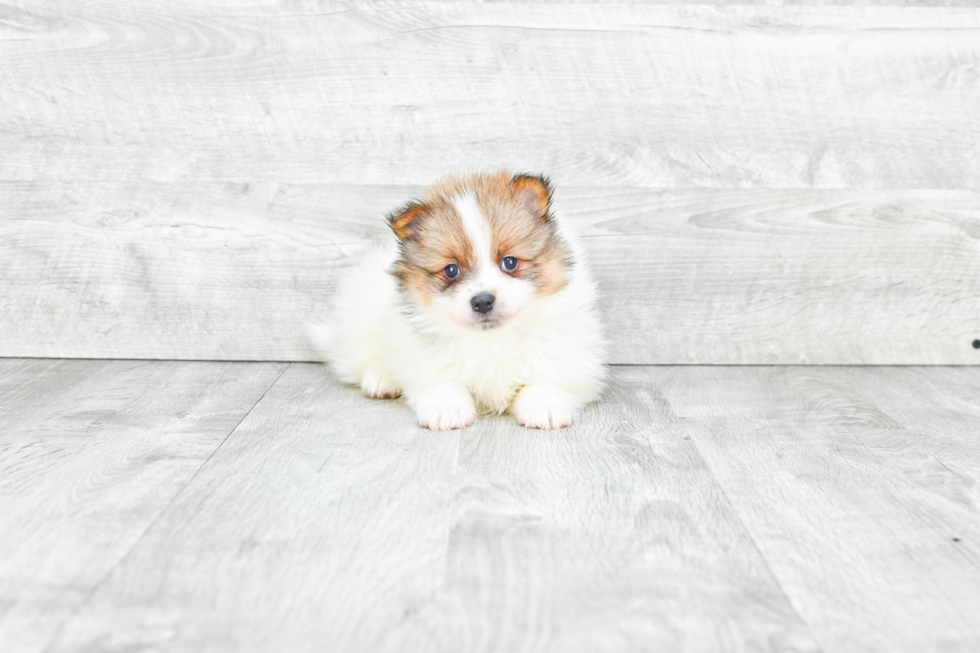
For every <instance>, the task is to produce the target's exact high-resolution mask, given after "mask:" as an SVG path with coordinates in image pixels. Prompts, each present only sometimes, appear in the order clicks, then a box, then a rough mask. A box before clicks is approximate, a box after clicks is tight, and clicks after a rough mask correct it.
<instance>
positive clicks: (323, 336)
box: [303, 324, 337, 363]
mask: <svg viewBox="0 0 980 653" xmlns="http://www.w3.org/2000/svg"><path fill="white" fill-rule="evenodd" d="M303 331H304V333H305V335H306V342H307V343H308V344H309V345H310V349H311V350H312V351H313V353H314V354H315V355H316V357H317V359H318V360H321V361H323V362H325V363H327V362H330V361H331V360H332V359H333V357H334V349H335V348H336V346H337V329H336V327H334V326H333V325H332V324H306V325H304V326H303Z"/></svg>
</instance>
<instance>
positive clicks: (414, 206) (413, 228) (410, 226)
mask: <svg viewBox="0 0 980 653" xmlns="http://www.w3.org/2000/svg"><path fill="white" fill-rule="evenodd" d="M425 212H426V211H425V205H423V204H420V203H419V202H412V203H411V204H409V205H408V206H405V207H403V208H401V209H399V210H397V211H395V212H394V213H392V214H391V215H389V216H388V225H389V226H390V227H391V229H392V231H394V232H395V235H396V236H398V239H399V240H400V241H402V242H403V243H407V242H408V241H410V240H414V239H415V237H416V236H418V231H419V225H420V224H421V221H422V218H424V217H425Z"/></svg>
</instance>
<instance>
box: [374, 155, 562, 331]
mask: <svg viewBox="0 0 980 653" xmlns="http://www.w3.org/2000/svg"><path fill="white" fill-rule="evenodd" d="M550 206H551V188H550V186H549V184H548V181H547V180H546V179H544V178H543V177H534V176H531V175H512V174H510V173H506V172H500V173H495V174H485V175H471V176H467V177H453V178H450V179H447V180H445V181H443V182H441V183H439V184H437V185H436V186H434V187H433V188H431V189H430V190H429V191H428V192H427V193H426V195H425V197H424V198H423V199H422V200H421V201H418V202H413V203H411V204H409V205H408V206H406V207H404V208H402V209H401V210H399V211H397V212H395V213H394V214H392V215H391V216H390V217H389V224H390V225H391V228H392V230H394V232H395V235H396V236H398V239H399V241H400V243H401V252H400V256H399V258H398V260H397V261H396V263H395V266H394V268H393V270H392V273H393V274H394V275H395V276H396V277H397V278H398V279H399V281H400V286H401V290H402V293H403V295H404V296H405V299H406V300H407V301H408V302H409V303H410V304H412V305H413V306H415V307H417V308H418V309H421V310H422V311H426V312H428V311H435V312H438V313H440V314H442V315H446V316H449V317H451V318H452V319H453V320H454V321H455V322H456V323H458V324H460V325H463V326H464V327H471V328H473V329H492V328H495V327H498V326H502V325H504V324H506V323H507V322H508V321H509V320H510V319H512V318H513V317H514V316H516V315H517V314H519V313H520V312H521V311H523V310H525V309H526V308H528V306H529V305H531V304H532V303H533V302H535V301H537V300H538V299H539V298H541V297H544V296H547V295H550V294H552V293H555V292H557V291H558V290H560V289H561V288H562V287H564V285H565V283H566V277H567V274H568V267H569V265H570V264H571V258H570V253H569V251H568V248H567V247H566V245H565V243H564V242H563V241H562V240H561V238H560V237H559V235H558V233H557V229H556V225H555V223H554V221H553V219H552V216H551V214H550Z"/></svg>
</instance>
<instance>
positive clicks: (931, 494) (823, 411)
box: [650, 367, 980, 651]
mask: <svg viewBox="0 0 980 653" xmlns="http://www.w3.org/2000/svg"><path fill="white" fill-rule="evenodd" d="M650 373H651V377H652V382H653V385H654V387H655V388H657V389H659V390H660V391H661V392H662V393H663V395H664V397H665V399H666V402H667V404H668V405H669V406H670V407H671V409H672V410H673V412H674V413H675V414H676V416H677V417H678V419H679V420H680V421H681V422H682V423H683V424H685V425H686V426H687V427H688V429H689V433H690V437H691V439H692V442H693V444H694V445H695V446H696V447H697V450H698V452H699V453H700V454H701V455H702V456H703V457H704V459H705V461H706V463H707V466H708V467H709V468H710V469H711V470H712V472H713V473H714V474H715V476H716V478H717V479H718V482H719V484H720V485H721V487H722V488H723V490H724V492H725V494H726V496H727V497H728V499H729V500H730V501H731V505H732V507H733V509H734V510H735V511H736V512H737V513H738V515H739V516H740V518H741V520H742V522H743V523H744V525H745V527H746V529H747V530H748V532H749V533H750V534H751V536H752V538H753V540H754V541H755V543H756V544H757V546H758V547H759V550H760V552H761V553H762V555H763V557H764V558H765V559H766V561H767V562H768V564H769V566H770V568H771V569H772V571H773V573H774V574H775V576H776V578H777V579H779V582H780V585H781V586H782V587H783V588H784V590H785V592H786V595H787V596H788V597H789V599H790V601H791V603H792V605H793V607H794V608H795V609H796V610H797V612H798V613H799V615H800V617H801V618H802V619H803V620H804V622H806V623H807V624H808V625H809V627H810V629H811V632H812V633H813V634H814V637H815V638H816V639H817V641H818V642H819V644H820V645H821V646H822V647H823V648H824V649H825V650H840V651H855V650H865V651H879V650H881V651H884V650H889V651H897V650H908V651H933V650H943V651H973V650H976V649H977V648H978V647H980V622H978V621H977V619H976V615H977V614H980V495H978V493H977V481H976V479H977V477H978V473H980V467H978V465H977V463H978V459H977V456H976V451H977V448H978V445H977V441H976V438H975V437H970V438H965V437H964V436H965V434H966V433H968V432H972V433H973V434H975V432H976V424H977V411H976V409H975V408H970V409H965V403H966V402H964V401H963V398H964V397H965V396H967V394H969V393H970V392H971V391H972V393H973V396H974V398H975V396H976V391H977V389H978V387H980V386H978V384H980V371H978V370H977V369H976V368H970V369H960V370H951V369H947V368H928V369H916V370H903V369H895V368H883V369H868V368H843V369H841V368H791V367H788V368H764V367H763V368H739V367H732V368H673V369H655V370H651V372H650ZM974 403H975V402H974ZM893 415H895V416H896V417H893ZM913 415H914V417H912V416H913ZM906 424H909V425H913V424H914V427H912V428H909V427H907V426H906ZM964 450H969V451H971V452H972V453H971V454H969V455H967V456H963V455H962V452H963V451H964ZM945 459H950V460H951V461H955V463H956V464H955V465H951V466H947V465H946V464H945V463H944V460H945Z"/></svg>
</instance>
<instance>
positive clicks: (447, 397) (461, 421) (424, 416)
mask: <svg viewBox="0 0 980 653" xmlns="http://www.w3.org/2000/svg"><path fill="white" fill-rule="evenodd" d="M412 403H414V404H415V415H416V416H417V417H418V420H419V426H424V427H425V428H427V429H431V430H433V431H448V430H450V429H462V428H466V427H467V426H470V425H472V424H473V423H474V422H475V421H476V405H475V404H474V403H473V397H471V396H470V393H469V392H467V391H466V390H465V389H463V388H457V387H455V386H443V387H439V388H434V389H431V390H429V391H427V392H426V393H425V394H424V395H423V396H422V397H419V398H418V400H417V401H414V402H412Z"/></svg>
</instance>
